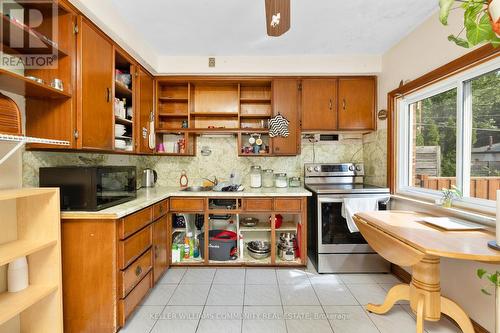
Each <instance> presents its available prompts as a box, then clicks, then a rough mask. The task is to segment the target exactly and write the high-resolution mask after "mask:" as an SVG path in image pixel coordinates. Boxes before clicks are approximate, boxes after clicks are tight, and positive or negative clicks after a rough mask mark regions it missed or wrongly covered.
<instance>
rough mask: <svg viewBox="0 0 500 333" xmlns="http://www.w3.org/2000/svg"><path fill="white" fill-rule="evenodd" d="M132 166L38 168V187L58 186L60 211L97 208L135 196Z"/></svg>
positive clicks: (110, 205) (135, 189) (106, 206)
mask: <svg viewBox="0 0 500 333" xmlns="http://www.w3.org/2000/svg"><path fill="white" fill-rule="evenodd" d="M136 179H137V176H136V168H135V167H134V166H92V167H76V166H62V167H47V168H40V175H39V181H40V187H59V189H60V199H61V210H64V211H72V210H80V211H98V210H101V209H104V208H108V207H112V206H115V205H118V204H121V203H124V202H127V201H130V200H133V199H135V198H136V197H137V187H136V186H137V180H136Z"/></svg>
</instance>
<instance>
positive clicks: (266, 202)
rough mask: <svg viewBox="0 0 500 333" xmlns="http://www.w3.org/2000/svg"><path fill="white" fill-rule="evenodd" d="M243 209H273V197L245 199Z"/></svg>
mask: <svg viewBox="0 0 500 333" xmlns="http://www.w3.org/2000/svg"><path fill="white" fill-rule="evenodd" d="M243 209H244V210H246V211H248V212H270V211H272V210H273V199H272V198H258V199H245V201H244V202H243Z"/></svg>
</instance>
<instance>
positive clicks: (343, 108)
mask: <svg viewBox="0 0 500 333" xmlns="http://www.w3.org/2000/svg"><path fill="white" fill-rule="evenodd" d="M345 107H346V103H345V98H342V110H344V111H345Z"/></svg>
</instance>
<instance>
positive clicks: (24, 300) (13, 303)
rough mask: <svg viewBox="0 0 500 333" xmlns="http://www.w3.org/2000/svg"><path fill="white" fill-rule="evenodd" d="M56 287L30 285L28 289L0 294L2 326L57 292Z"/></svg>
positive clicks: (0, 321) (0, 319)
mask: <svg viewBox="0 0 500 333" xmlns="http://www.w3.org/2000/svg"><path fill="white" fill-rule="evenodd" d="M57 289H58V286H57V285H56V284H55V285H30V286H29V287H28V288H26V289H24V290H21V291H18V292H15V293H9V292H4V293H1V294H0V325H2V324H3V323H5V322H6V321H8V320H9V319H11V318H13V317H14V316H16V315H18V314H19V313H21V312H23V311H24V310H26V309H27V308H29V307H30V306H32V305H34V304H36V303H38V302H39V301H41V300H42V299H44V298H45V297H47V296H48V295H50V294H52V293H54V292H56V291H57Z"/></svg>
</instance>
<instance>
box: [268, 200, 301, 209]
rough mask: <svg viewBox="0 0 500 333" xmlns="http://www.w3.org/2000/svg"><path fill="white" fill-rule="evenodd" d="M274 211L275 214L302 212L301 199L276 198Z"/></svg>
mask: <svg viewBox="0 0 500 333" xmlns="http://www.w3.org/2000/svg"><path fill="white" fill-rule="evenodd" d="M274 210H275V211H277V212H300V211H302V199H296V198H276V199H274Z"/></svg>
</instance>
